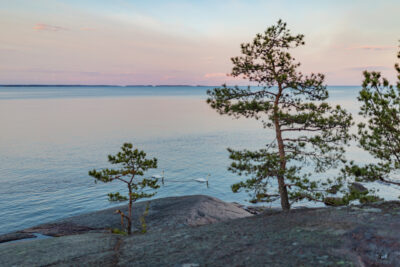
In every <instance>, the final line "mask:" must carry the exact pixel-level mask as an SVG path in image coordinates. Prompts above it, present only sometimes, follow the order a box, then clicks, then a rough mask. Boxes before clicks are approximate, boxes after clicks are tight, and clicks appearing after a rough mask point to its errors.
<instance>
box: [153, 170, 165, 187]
mask: <svg viewBox="0 0 400 267" xmlns="http://www.w3.org/2000/svg"><path fill="white" fill-rule="evenodd" d="M151 178H155V179H157V180H160V179H161V182H162V184H164V171H162V175H159V174H155V175H153V176H151Z"/></svg>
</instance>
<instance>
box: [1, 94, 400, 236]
mask: <svg viewBox="0 0 400 267" xmlns="http://www.w3.org/2000/svg"><path fill="white" fill-rule="evenodd" d="M207 89H209V88H207V87H126V88H125V87H89V88H87V87H18V88H15V87H0V125H1V132H0V159H1V160H0V234H1V233H5V232H9V231H14V230H18V229H23V228H26V227H30V226H33V225H37V224H39V223H45V222H49V221H52V220H55V219H59V218H63V217H68V216H72V215H76V214H80V213H84V212H89V211H95V210H100V209H104V208H107V207H110V206H111V205H112V204H110V203H109V202H108V201H107V197H106V194H107V193H109V192H115V191H118V190H120V191H121V193H122V192H125V188H124V187H123V185H120V184H118V183H111V184H101V183H98V184H95V183H94V182H93V179H92V178H91V177H89V176H88V175H87V172H88V170H90V169H92V168H102V167H109V165H108V162H107V155H108V154H110V153H116V152H118V150H119V147H120V146H121V144H122V143H124V142H131V143H133V144H134V145H135V146H137V147H139V148H140V149H143V150H145V151H146V152H147V154H148V155H149V156H151V157H156V158H158V160H159V168H158V169H157V170H152V171H149V175H152V174H160V173H161V171H162V170H164V171H165V175H166V183H165V186H163V187H162V188H160V189H159V190H158V194H157V195H156V197H166V196H179V195H188V194H208V195H212V196H215V197H218V198H220V199H222V200H225V201H236V202H240V203H246V202H245V200H246V199H248V196H247V194H246V193H239V194H234V193H232V192H231V190H230V185H231V184H232V183H235V182H237V181H239V180H240V178H238V177H237V176H235V175H233V174H231V173H229V172H228V171H227V170H226V169H227V166H228V165H229V163H230V161H229V159H228V153H227V151H226V148H227V147H232V148H236V149H241V148H249V149H257V148H260V147H262V146H264V145H265V144H266V143H268V141H271V140H272V138H273V136H272V132H270V131H267V130H264V129H262V127H261V125H260V123H259V122H257V121H253V120H244V119H241V120H235V119H232V118H230V117H225V116H220V115H218V114H217V113H216V112H215V111H214V110H212V109H211V108H209V106H208V105H207V104H206V103H205V99H206V90H207ZM359 89H360V88H358V87H332V88H330V92H331V98H332V102H334V103H340V104H342V105H343V106H344V107H345V108H347V109H349V110H350V111H351V112H353V113H354V114H356V113H357V109H358V104H357V101H356V95H357V92H358V90H359ZM349 155H350V156H351V157H355V158H357V160H358V161H369V160H370V158H369V157H368V156H365V153H363V152H362V151H360V150H358V149H357V148H352V149H350V151H349ZM360 155H362V156H360ZM208 173H210V174H211V178H210V187H209V188H207V187H206V186H205V185H204V184H199V183H197V182H195V181H194V179H195V178H205V177H206V175H207V174H208ZM384 190H385V191H384V195H385V196H386V197H387V198H394V197H395V196H397V195H398V191H397V192H396V191H393V190H395V189H393V188H388V189H387V188H386V187H385V188H384ZM396 193H397V195H396ZM272 205H275V206H277V205H279V203H273V204H272ZM308 205H314V204H313V203H309V204H308Z"/></svg>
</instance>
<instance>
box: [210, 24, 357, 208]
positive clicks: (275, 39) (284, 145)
mask: <svg viewBox="0 0 400 267" xmlns="http://www.w3.org/2000/svg"><path fill="white" fill-rule="evenodd" d="M301 45H304V35H301V34H299V35H292V34H291V33H290V31H289V30H288V29H287V27H286V23H284V22H282V21H281V20H279V21H278V22H277V24H276V25H274V26H271V27H269V28H267V29H266V31H265V32H264V33H263V34H257V35H256V37H255V38H254V40H253V42H251V43H245V44H242V45H241V52H242V55H241V56H238V57H233V58H232V59H231V60H232V63H233V65H234V66H233V69H232V73H231V75H232V76H233V77H243V78H244V79H246V80H248V81H249V82H250V83H251V84H255V85H256V86H255V87H250V86H249V87H247V88H246V89H243V88H240V87H238V86H235V87H233V88H230V87H228V86H226V85H223V86H222V87H221V88H215V89H213V90H209V91H208V95H209V98H208V99H207V103H209V104H210V106H211V107H212V108H214V109H216V110H217V111H218V112H219V113H220V114H225V115H229V116H233V117H235V118H239V117H245V118H255V119H257V120H260V121H262V123H263V126H264V128H266V129H270V130H273V131H274V133H275V137H276V138H275V140H274V141H273V142H271V143H270V144H268V145H267V146H266V147H265V148H263V149H260V150H257V151H249V150H243V151H235V150H233V149H228V151H229V153H230V158H231V159H232V160H233V162H232V164H231V166H230V167H229V170H230V171H232V172H233V173H237V174H239V175H247V176H250V178H249V179H247V180H246V181H242V182H239V183H236V184H234V185H232V190H233V192H238V191H239V190H241V189H245V190H246V191H249V192H251V195H252V198H253V199H252V201H253V202H258V201H273V200H275V199H277V198H280V200H281V206H282V209H283V210H289V209H290V206H291V203H290V202H292V203H293V202H296V201H299V200H302V199H307V200H311V201H324V197H325V196H326V194H327V193H326V192H327V191H329V192H331V193H334V191H335V192H336V191H337V189H339V188H341V187H342V186H343V183H342V180H340V179H326V180H322V179H321V180H315V179H311V177H310V176H311V174H310V173H306V172H305V171H304V170H303V167H304V166H305V165H310V164H311V165H313V166H314V167H315V171H316V172H317V173H322V172H324V171H326V170H327V169H328V168H331V167H335V166H337V164H338V163H340V162H341V161H342V160H344V158H343V153H344V145H346V144H347V143H348V141H349V140H350V139H351V136H350V135H349V133H348V131H349V128H350V126H351V125H352V117H351V115H350V114H348V113H347V112H346V111H345V110H343V109H342V108H341V107H340V106H335V107H332V106H330V105H329V104H328V103H326V102H325V101H324V100H326V99H327V98H328V91H327V87H326V86H325V85H324V75H322V74H311V75H309V76H306V75H303V74H302V73H301V72H300V71H299V70H298V69H299V67H300V63H297V62H295V59H294V58H293V57H292V56H291V55H290V53H289V49H291V48H295V47H298V46H301ZM273 181H277V184H278V190H277V191H278V192H277V193H276V192H273V193H271V190H272V188H273V186H274V184H275V182H273Z"/></svg>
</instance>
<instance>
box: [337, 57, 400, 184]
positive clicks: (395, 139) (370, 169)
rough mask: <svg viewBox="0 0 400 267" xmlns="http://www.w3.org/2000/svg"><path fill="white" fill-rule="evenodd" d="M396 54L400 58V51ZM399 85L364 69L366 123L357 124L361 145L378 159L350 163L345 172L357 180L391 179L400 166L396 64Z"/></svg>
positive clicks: (362, 96)
mask: <svg viewBox="0 0 400 267" xmlns="http://www.w3.org/2000/svg"><path fill="white" fill-rule="evenodd" d="M397 57H398V58H399V59H400V51H399V52H398V55H397ZM395 70H396V72H397V84H396V85H391V84H390V83H389V81H388V80H387V79H386V78H384V77H382V75H381V73H380V72H375V71H372V72H369V71H364V81H363V84H362V90H361V91H360V93H359V96H358V100H359V101H360V102H361V110H360V115H362V116H363V117H364V118H365V119H366V122H363V123H360V124H358V134H359V144H360V146H361V147H362V148H363V149H364V150H366V151H368V152H369V153H370V154H371V155H372V156H373V157H375V158H376V159H377V160H378V162H377V163H375V164H366V165H364V166H359V165H357V164H354V162H350V164H348V165H347V166H346V167H345V168H344V169H343V173H344V174H345V175H347V176H353V177H355V179H356V180H357V181H363V182H372V181H382V182H385V183H389V184H397V185H400V182H395V181H391V180H390V179H388V176H389V174H390V173H391V172H393V171H395V170H399V169H400V65H399V63H396V64H395Z"/></svg>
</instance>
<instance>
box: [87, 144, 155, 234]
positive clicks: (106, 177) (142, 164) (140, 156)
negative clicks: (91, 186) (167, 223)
mask: <svg viewBox="0 0 400 267" xmlns="http://www.w3.org/2000/svg"><path fill="white" fill-rule="evenodd" d="M108 161H109V162H110V163H111V164H114V165H118V166H119V168H118V169H108V168H106V169H102V170H100V171H97V170H91V171H89V175H90V176H92V177H93V178H95V179H96V181H100V182H104V183H110V182H113V181H120V182H123V183H125V184H126V185H127V187H128V196H123V195H121V194H120V193H119V192H116V193H109V194H108V197H109V200H110V201H126V200H128V201H129V206H128V212H129V214H128V215H125V214H124V213H123V212H121V211H118V213H119V214H120V215H121V224H122V227H124V226H123V219H124V218H125V219H127V220H128V225H127V233H128V234H131V228H132V203H133V202H135V201H136V200H138V199H142V198H148V197H152V196H154V195H155V194H156V192H151V193H149V192H147V191H144V190H146V189H157V188H159V187H160V186H159V185H158V180H157V179H154V178H144V177H142V176H143V175H144V173H145V172H146V171H147V170H148V169H151V168H157V159H156V158H153V159H147V158H146V153H145V152H144V151H141V150H138V149H133V145H132V144H130V143H124V144H123V145H122V147H121V151H120V152H118V153H117V154H116V155H109V156H108ZM139 177H140V178H139Z"/></svg>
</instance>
